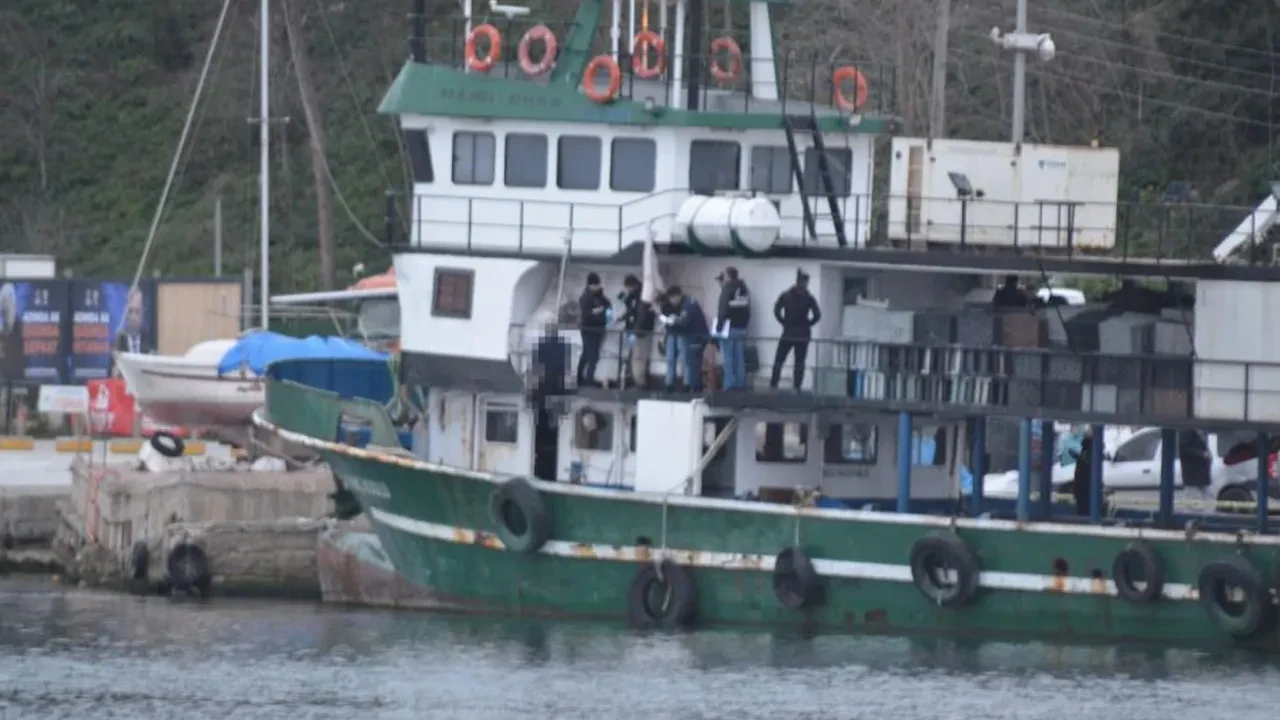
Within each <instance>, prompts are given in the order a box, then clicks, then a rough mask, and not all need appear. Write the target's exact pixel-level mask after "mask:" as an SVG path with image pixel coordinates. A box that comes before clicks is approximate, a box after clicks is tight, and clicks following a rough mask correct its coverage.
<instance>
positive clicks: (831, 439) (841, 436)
mask: <svg viewBox="0 0 1280 720" xmlns="http://www.w3.org/2000/svg"><path fill="white" fill-rule="evenodd" d="M879 445H880V437H879V432H878V431H877V428H876V426H875V425H873V424H871V423H847V424H842V425H832V426H831V427H830V428H829V429H828V430H827V437H826V439H825V441H824V443H823V450H822V461H823V462H824V463H826V464H828V465H874V464H876V460H877V457H878V453H879Z"/></svg>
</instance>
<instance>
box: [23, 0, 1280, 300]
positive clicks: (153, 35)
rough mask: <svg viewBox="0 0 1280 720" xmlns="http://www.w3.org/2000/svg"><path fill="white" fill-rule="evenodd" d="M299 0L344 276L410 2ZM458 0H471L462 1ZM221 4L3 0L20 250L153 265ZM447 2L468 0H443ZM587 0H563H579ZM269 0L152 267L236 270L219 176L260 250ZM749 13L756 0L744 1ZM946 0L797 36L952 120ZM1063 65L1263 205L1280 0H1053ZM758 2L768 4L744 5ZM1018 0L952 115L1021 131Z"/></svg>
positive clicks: (1040, 19)
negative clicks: (218, 255)
mask: <svg viewBox="0 0 1280 720" xmlns="http://www.w3.org/2000/svg"><path fill="white" fill-rule="evenodd" d="M288 2H292V3H294V4H295V5H294V6H293V7H289V6H288V5H287V4H286V0H280V2H279V5H280V7H278V8H277V9H276V12H275V17H276V18H278V19H277V20H273V30H274V32H273V52H272V67H271V73H272V78H273V79H272V88H271V89H272V96H273V112H272V114H273V116H275V117H284V116H287V117H288V118H289V121H288V122H277V123H274V124H273V127H272V137H273V146H272V150H273V152H272V154H273V168H272V173H273V175H272V177H273V193H272V207H273V226H272V228H273V238H272V242H273V245H272V260H273V273H272V274H273V286H274V287H275V288H276V290H277V291H283V292H287V291H297V290H309V289H314V288H317V287H319V286H320V285H321V283H322V277H321V272H320V263H319V259H318V255H317V243H316V224H317V220H316V217H317V213H316V210H315V198H314V194H313V183H312V172H313V167H312V157H311V153H310V150H309V148H308V132H307V123H306V122H305V120H304V113H303V111H302V107H301V103H300V102H299V87H298V83H297V81H296V79H295V78H296V73H295V60H294V59H295V58H296V57H297V54H296V53H291V52H290V48H289V44H288V39H287V33H286V27H287V23H286V22H285V21H284V20H285V13H286V12H291V13H292V15H291V17H292V18H293V20H294V21H295V23H296V25H297V27H298V28H299V30H298V33H297V35H298V37H299V38H301V39H303V40H305V43H304V44H303V45H301V48H302V49H304V50H305V51H306V52H305V58H306V59H309V64H310V66H311V68H310V69H311V72H310V73H309V75H310V76H311V79H312V82H313V83H314V86H315V92H316V98H317V102H316V106H317V107H318V108H320V111H321V114H320V117H319V118H317V121H322V125H323V127H324V131H325V132H324V134H325V136H326V139H327V157H328V165H329V168H330V169H331V171H332V174H333V179H334V181H335V183H336V187H337V189H338V191H339V194H340V196H341V197H337V196H335V198H334V200H333V227H334V237H335V245H336V253H335V255H336V257H335V258H334V267H335V268H336V275H337V277H336V281H337V283H338V284H339V285H341V284H342V283H343V282H345V281H346V279H347V278H348V277H349V272H350V268H351V266H352V265H353V264H354V263H355V262H358V261H365V262H373V263H385V260H384V259H383V257H384V254H383V253H382V251H381V250H379V248H378V247H377V246H376V245H375V244H374V242H373V240H372V239H371V238H369V237H367V236H366V234H365V233H364V232H362V231H361V230H360V229H358V228H357V226H356V224H355V223H354V222H353V221H352V220H351V218H350V217H348V214H347V212H346V211H345V210H344V208H343V200H345V202H346V204H347V205H349V207H350V208H351V212H352V214H353V215H354V216H355V218H357V219H358V221H359V222H360V223H362V224H363V225H364V226H365V227H366V228H367V229H368V230H369V231H371V232H372V234H374V235H378V236H380V235H381V228H382V214H383V206H384V192H385V191H386V189H387V188H388V187H397V188H400V187H404V186H405V185H406V183H407V171H406V167H405V163H404V161H403V160H402V155H403V153H402V152H401V150H400V143H399V141H398V139H397V136H396V135H395V133H394V132H392V129H393V123H392V121H391V119H389V118H386V117H381V116H377V115H375V114H374V109H375V107H376V105H377V102H378V100H379V99H380V98H381V95H382V93H383V92H384V91H385V89H386V88H387V86H388V85H389V83H390V81H391V79H392V78H393V77H394V75H395V73H396V71H397V70H398V68H399V66H400V64H401V63H402V62H403V58H404V55H405V51H404V48H405V39H406V37H407V35H408V22H407V20H406V15H407V13H408V12H409V3H408V0H377V1H376V2H372V3H356V2H350V1H349V0H344V1H338V0H288ZM450 7H452V5H450ZM220 9H221V2H216V1H213V0H206V1H205V2H194V1H193V0H140V1H139V2H136V3H73V2H70V1H69V0H9V2H7V3H5V6H4V9H3V10H0V98H2V100H0V102H3V105H0V251H4V252H52V253H56V254H57V255H58V256H59V258H60V259H61V260H62V261H63V263H64V265H68V266H70V267H73V268H74V270H75V271H76V272H77V273H80V274H94V275H130V274H132V272H133V269H134V267H135V265H136V263H137V259H138V256H139V253H140V252H141V249H142V245H143V242H144V239H145V237H146V234H147V229H148V227H149V225H150V222H151V216H152V213H153V212H154V210H155V207H156V204H157V201H158V199H159V195H160V190H161V188H162V186H163V183H164V179H165V175H166V173H167V171H168V169H169V164H170V161H171V158H172V153H173V150H174V148H175V147H176V144H177V141H178V137H179V133H180V131H181V129H182V125H183V120H184V117H185V114H186V112H187V107H188V104H189V102H190V100H191V97H192V93H193V91H194V89H195V85H196V81H197V78H198V76H199V71H200V67H201V64H202V61H203V58H204V54H205V51H206V50H207V48H208V44H209V41H210V39H211V38H212V36H213V30H214V25H215V22H216V20H217V17H218V13H219V10H220ZM440 9H441V10H442V11H443V10H444V9H446V8H444V7H443V6H442V7H441V8H440ZM570 12H571V6H570V5H568V4H559V0H558V2H557V4H556V6H555V7H554V12H553V14H554V15H555V16H557V17H559V18H564V17H567V16H568V15H569V14H570ZM257 15H258V7H257V3H256V2H250V0H233V3H232V8H231V12H230V15H229V17H228V19H227V24H226V28H225V30H224V36H223V41H222V47H221V48H220V49H219V51H218V52H217V53H216V55H215V59H214V63H213V67H212V69H211V72H210V74H209V77H208V80H207V87H206V97H207V101H206V102H205V103H203V105H202V106H201V108H200V109H199V110H198V111H197V114H196V117H195V123H194V126H193V134H192V137H191V139H190V141H189V153H187V155H186V156H185V157H184V158H183V159H182V161H181V163H180V166H179V174H178V178H177V182H176V184H175V187H174V192H173V198H172V209H171V211H170V212H169V213H168V215H167V216H166V217H165V218H164V221H163V224H162V225H161V231H160V234H159V236H158V239H157V244H156V247H155V250H154V254H153V259H152V262H151V267H152V268H154V269H158V270H161V271H163V272H165V273H170V274H208V273H209V272H211V271H212V267H213V259H212V255H213V253H212V247H213V240H212V237H213V207H214V198H215V197H216V196H217V195H218V194H219V193H221V195H222V197H223V206H224V227H225V231H224V237H225V268H226V271H227V272H229V273H235V272H239V270H240V268H241V267H242V266H243V264H244V263H246V262H250V263H253V262H256V252H257V250H256V248H257V220H256V217H257V153H258V150H257V148H258V144H257V128H256V126H254V125H252V124H251V123H250V122H249V120H250V119H251V118H253V117H255V116H256V115H257V76H258V69H257V55H258V50H257V39H258V31H257ZM742 15H744V16H745V13H742ZM936 16H937V13H936V0H807V1H805V2H801V4H800V5H799V6H798V7H795V8H792V9H790V10H788V11H787V12H786V13H785V14H784V15H783V20H782V22H783V28H782V38H783V40H782V48H784V49H803V50H805V51H809V50H815V51H818V52H822V53H830V54H832V55H836V54H839V55H844V56H859V57H865V58H867V59H868V60H872V61H876V62H886V63H893V64H895V65H897V66H898V68H899V69H898V70H897V72H896V78H897V82H898V85H899V87H898V93H897V106H898V108H897V109H898V112H899V113H900V114H901V115H902V116H903V117H904V118H905V119H906V121H907V126H908V127H907V132H908V133H909V134H920V133H923V132H924V130H925V129H926V128H927V127H928V124H929V102H928V98H929V81H930V76H931V64H932V57H933V52H932V46H933V40H934V31H935V19H936ZM1030 17H1031V22H1030V29H1031V30H1032V31H1033V32H1050V33H1052V34H1053V35H1054V38H1055V40H1056V42H1057V47H1058V58H1057V59H1056V60H1055V61H1054V62H1053V63H1051V64H1048V65H1041V64H1039V63H1036V62H1032V63H1030V65H1029V73H1028V77H1029V85H1028V115H1027V131H1028V135H1029V137H1030V139H1032V140H1036V141H1043V142H1052V143H1064V144H1076V143H1080V144H1084V143H1087V142H1089V140H1090V139H1092V138H1093V137H1094V136H1095V134H1097V133H1101V136H1102V141H1103V142H1104V143H1105V144H1108V145H1114V146H1118V147H1120V148H1121V150H1122V158H1123V161H1122V162H1123V190H1122V193H1123V195H1124V197H1125V198H1126V199H1137V198H1139V197H1140V196H1141V195H1142V194H1143V191H1144V189H1145V190H1147V194H1148V195H1150V194H1151V193H1152V192H1155V191H1158V190H1159V189H1161V188H1163V187H1164V186H1165V185H1166V184H1167V183H1168V182H1170V181H1174V180H1189V181H1191V182H1192V183H1193V184H1194V186H1195V187H1196V189H1197V192H1198V195H1199V198H1200V200H1201V201H1204V202H1220V203H1236V204H1247V205H1252V204H1254V203H1255V202H1257V200H1258V199H1259V198H1260V197H1261V196H1262V194H1263V193H1265V192H1266V187H1267V182H1268V181H1269V180H1271V179H1272V178H1273V176H1277V175H1280V171H1277V170H1276V169H1275V168H1274V165H1275V144H1276V143H1275V130H1274V128H1275V120H1276V119H1277V117H1276V115H1277V113H1276V101H1275V91H1276V78H1277V67H1276V65H1277V59H1278V58H1280V53H1278V51H1277V49H1276V41H1275V34H1276V30H1277V29H1280V9H1278V5H1277V3H1276V2H1274V1H1273V0H1231V1H1230V2H1228V1H1227V0H1116V1H1115V2H1107V3H1101V2H1096V1H1095V0H1064V1H1063V2H1057V3H1044V2H1038V1H1037V0H1032V7H1031V16H1030ZM744 19H745V18H744ZM1012 22H1013V5H1012V0H1009V1H1008V2H1002V1H1001V0H974V1H971V2H963V1H962V0H957V1H956V3H955V4H954V5H953V7H952V13H951V25H952V27H951V31H950V33H949V40H950V52H949V61H948V86H947V103H946V107H947V117H946V120H947V122H946V127H947V133H948V134H949V135H951V136H953V137H963V138H972V139H992V140H1005V139H1007V137H1008V132H1009V131H1008V126H1009V120H1008V118H1009V107H1008V100H1009V95H1010V84H1011V75H1012V71H1011V59H1010V58H1009V56H1008V55H1007V54H1006V53H1004V52H1002V51H1000V50H999V49H998V48H997V47H996V46H995V45H994V44H993V43H992V42H991V40H990V39H989V37H988V33H989V32H990V29H991V27H992V26H995V25H999V26H1001V27H1002V28H1003V29H1006V30H1008V29H1011V27H1012Z"/></svg>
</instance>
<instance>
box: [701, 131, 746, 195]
mask: <svg viewBox="0 0 1280 720" xmlns="http://www.w3.org/2000/svg"><path fill="white" fill-rule="evenodd" d="M741 169H742V146H741V145H739V144H738V143H736V142H730V141H727V140H694V141H693V142H692V143H690V144H689V192H692V193H694V194H697V195H714V194H715V193H716V191H718V190H737V189H738V188H739V187H740V186H739V184H738V177H739V176H740V175H741V172H740V170H741Z"/></svg>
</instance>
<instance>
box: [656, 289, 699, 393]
mask: <svg viewBox="0 0 1280 720" xmlns="http://www.w3.org/2000/svg"><path fill="white" fill-rule="evenodd" d="M667 302H668V303H670V306H671V308H672V312H673V314H671V315H666V316H664V317H663V319H662V324H663V325H666V326H667V376H666V385H667V390H668V391H670V390H673V389H674V388H675V384H676V367H677V365H679V366H680V367H681V369H682V370H683V376H684V377H683V380H684V387H685V389H686V390H689V391H691V392H700V391H701V390H702V353H703V351H704V350H705V349H706V347H707V339H708V336H709V335H710V332H709V330H710V328H708V326H707V316H706V314H705V313H703V312H702V306H701V305H699V304H698V301H697V300H694V299H693V298H691V297H689V296H687V295H685V294H684V292H682V291H681V290H680V287H679V286H674V285H673V286H672V287H671V289H670V290H668V291H667Z"/></svg>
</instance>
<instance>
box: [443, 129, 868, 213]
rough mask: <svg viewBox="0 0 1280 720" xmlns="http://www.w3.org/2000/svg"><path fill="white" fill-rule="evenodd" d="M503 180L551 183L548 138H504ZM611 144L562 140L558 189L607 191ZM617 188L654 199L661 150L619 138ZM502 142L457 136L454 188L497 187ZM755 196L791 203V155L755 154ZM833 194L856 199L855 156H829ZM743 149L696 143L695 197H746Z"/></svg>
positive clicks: (815, 176)
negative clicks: (603, 187) (604, 170)
mask: <svg viewBox="0 0 1280 720" xmlns="http://www.w3.org/2000/svg"><path fill="white" fill-rule="evenodd" d="M504 145H505V147H504V148H503V175H504V177H503V179H502V182H503V184H504V185H506V186H507V187H520V188H542V187H546V186H547V184H548V182H550V178H549V177H548V174H549V163H548V161H547V151H548V141H547V136H546V135H538V134H533V133H510V134H508V135H507V136H506V137H505V138H504ZM602 154H603V142H602V141H601V140H600V138H598V137H590V136H586V135H562V136H560V137H559V138H557V139H556V168H555V170H556V177H555V184H556V187H558V188H560V189H562V190H599V189H600V184H601V181H602V178H601V170H600V166H601V156H602ZM609 155H610V158H609V188H610V189H611V190H617V191H620V192H652V191H653V189H654V187H655V185H656V176H655V173H656V170H657V155H658V149H657V144H656V143H655V142H654V141H653V140H648V139H645V138H615V139H614V140H613V141H612V142H611V143H610V146H609ZM496 158H497V139H496V138H495V137H494V135H493V133H486V132H457V133H454V135H453V182H454V184H456V185H492V184H494V182H495V177H494V175H495V167H496ZM819 158H820V154H819V152H818V150H817V149H816V148H808V149H807V150H805V152H804V168H803V173H802V177H803V180H804V191H805V193H806V194H809V195H826V194H827V188H826V185H825V184H824V183H823V182H822V173H821V165H820V162H819ZM750 161H751V165H750V169H751V172H750V174H749V177H748V188H747V189H748V190H752V191H755V192H761V193H768V194H771V195H788V194H790V193H791V192H792V189H793V188H794V187H795V171H794V168H793V167H792V162H791V152H790V151H789V150H788V149H787V148H786V147H784V146H778V147H775V146H768V145H760V146H755V147H752V148H751V157H750ZM826 161H827V172H828V173H829V175H830V177H831V194H833V195H835V196H837V197H846V196H848V195H849V192H850V189H851V187H852V168H853V151H852V150H849V149H848V148H837V149H834V150H830V149H829V150H827V151H826ZM741 170H742V146H741V145H740V144H738V143H736V142H731V141H728V140H695V141H693V143H691V144H690V146H689V189H690V190H691V191H693V192H695V193H706V194H711V193H715V192H717V191H725V190H740V189H742V188H741V183H740V182H739V178H740V177H741V175H742V173H741Z"/></svg>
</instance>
